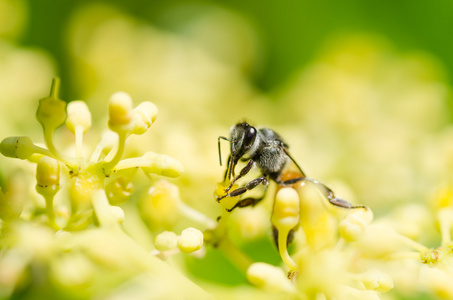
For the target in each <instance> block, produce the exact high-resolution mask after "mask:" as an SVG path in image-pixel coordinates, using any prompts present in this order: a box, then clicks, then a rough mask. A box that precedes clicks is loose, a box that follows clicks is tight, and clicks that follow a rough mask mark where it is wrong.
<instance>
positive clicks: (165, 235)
mask: <svg viewBox="0 0 453 300" xmlns="http://www.w3.org/2000/svg"><path fill="white" fill-rule="evenodd" d="M177 246H178V236H177V235H176V233H174V232H173V231H164V232H162V233H160V234H159V235H157V236H156V238H155V239H154V247H156V249H157V250H159V251H169V250H173V249H176V247H177Z"/></svg>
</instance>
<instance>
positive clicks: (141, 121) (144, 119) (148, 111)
mask: <svg viewBox="0 0 453 300" xmlns="http://www.w3.org/2000/svg"><path fill="white" fill-rule="evenodd" d="M157 113H158V110H157V106H156V105H154V103H152V102H149V101H145V102H142V103H140V104H139V105H138V106H137V107H136V108H135V109H134V129H133V131H132V133H134V134H143V133H145V132H146V130H148V128H149V127H151V124H153V123H154V121H155V120H156V118H157Z"/></svg>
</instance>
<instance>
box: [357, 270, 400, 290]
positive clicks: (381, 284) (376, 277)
mask: <svg viewBox="0 0 453 300" xmlns="http://www.w3.org/2000/svg"><path fill="white" fill-rule="evenodd" d="M362 282H363V285H364V286H365V288H366V289H368V290H373V291H377V292H381V293H385V292H388V291H389V290H391V289H392V288H393V279H392V277H390V276H389V275H388V274H386V273H383V272H380V271H378V270H369V271H367V272H366V273H365V274H364V275H363V278H362Z"/></svg>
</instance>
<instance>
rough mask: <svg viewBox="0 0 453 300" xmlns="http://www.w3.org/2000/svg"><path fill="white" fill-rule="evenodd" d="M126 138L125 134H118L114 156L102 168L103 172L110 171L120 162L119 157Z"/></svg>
mask: <svg viewBox="0 0 453 300" xmlns="http://www.w3.org/2000/svg"><path fill="white" fill-rule="evenodd" d="M126 138H127V133H126V132H119V133H118V149H117V150H116V153H115V156H114V157H113V158H112V159H111V160H110V161H108V162H107V163H106V165H105V166H104V170H105V171H106V172H109V171H111V170H112V169H113V167H115V166H116V165H117V164H118V162H119V161H120V160H121V157H122V156H123V153H124V148H125V146H126Z"/></svg>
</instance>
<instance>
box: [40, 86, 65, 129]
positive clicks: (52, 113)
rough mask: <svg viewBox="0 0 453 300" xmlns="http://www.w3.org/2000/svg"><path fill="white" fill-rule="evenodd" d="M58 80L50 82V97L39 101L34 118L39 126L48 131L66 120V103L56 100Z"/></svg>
mask: <svg viewBox="0 0 453 300" xmlns="http://www.w3.org/2000/svg"><path fill="white" fill-rule="evenodd" d="M59 89H60V80H59V79H58V78H55V79H54V80H53V81H52V87H51V90H50V95H49V96H48V97H46V98H43V99H41V100H39V106H38V110H37V111H36V118H37V119H38V121H39V122H40V123H41V125H42V126H43V127H45V128H48V129H55V128H57V127H58V126H60V125H62V124H63V123H64V121H65V120H66V102H65V101H63V100H61V99H59V98H58V92H59Z"/></svg>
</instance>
